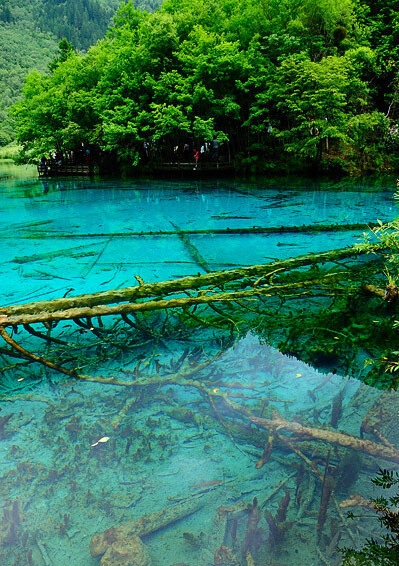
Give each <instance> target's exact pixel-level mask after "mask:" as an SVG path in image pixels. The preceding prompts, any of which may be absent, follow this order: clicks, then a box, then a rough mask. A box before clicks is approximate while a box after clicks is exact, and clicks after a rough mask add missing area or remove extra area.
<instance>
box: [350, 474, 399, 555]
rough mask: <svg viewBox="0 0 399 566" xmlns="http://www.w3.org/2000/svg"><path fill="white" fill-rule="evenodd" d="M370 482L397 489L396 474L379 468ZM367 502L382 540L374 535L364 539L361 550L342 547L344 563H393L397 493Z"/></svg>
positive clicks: (397, 547)
mask: <svg viewBox="0 0 399 566" xmlns="http://www.w3.org/2000/svg"><path fill="white" fill-rule="evenodd" d="M371 481H372V482H373V483H374V484H375V485H376V486H379V487H382V488H383V489H386V490H389V489H391V488H398V487H399V473H398V472H394V471H390V470H379V472H378V474H377V476H376V477H375V478H373V479H372V480H371ZM371 503H373V504H374V507H375V510H376V512H377V513H378V518H379V521H380V523H381V525H382V527H384V529H385V530H386V534H384V535H383V536H382V542H379V541H377V540H376V539H375V538H371V539H369V540H367V542H366V544H365V545H364V547H363V548H362V549H361V550H355V549H351V548H345V549H343V565H344V566H382V565H385V566H389V565H392V566H396V565H397V564H398V562H399V512H398V505H399V494H398V493H396V494H394V495H389V496H387V497H383V496H382V497H378V498H373V499H371Z"/></svg>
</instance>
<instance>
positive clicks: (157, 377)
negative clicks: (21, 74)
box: [0, 172, 399, 566]
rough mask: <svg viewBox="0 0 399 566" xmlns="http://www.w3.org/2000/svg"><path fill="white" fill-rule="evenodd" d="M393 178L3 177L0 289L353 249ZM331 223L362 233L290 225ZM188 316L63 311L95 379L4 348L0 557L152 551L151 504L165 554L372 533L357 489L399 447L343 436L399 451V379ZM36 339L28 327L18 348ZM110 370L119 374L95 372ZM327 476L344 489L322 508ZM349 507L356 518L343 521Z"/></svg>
mask: <svg viewBox="0 0 399 566" xmlns="http://www.w3.org/2000/svg"><path fill="white" fill-rule="evenodd" d="M393 190H394V189H393V188H391V187H387V188H386V189H385V190H379V191H376V190H374V189H373V188H371V187H367V186H362V187H358V188H356V187H355V188H354V187H351V188H347V190H345V187H342V185H340V186H339V188H338V187H334V186H333V185H332V186H331V185H321V184H314V183H310V182H309V183H301V184H299V183H293V182H289V181H287V180H285V181H281V182H270V181H264V182H262V181H257V182H248V181H246V182H241V181H237V180H229V181H221V180H219V181H206V182H200V181H184V182H183V181H180V182H172V181H170V182H167V181H163V182H154V181H144V180H143V181H120V180H112V181H101V180H97V179H96V180H89V179H79V180H68V179H66V180H45V181H42V180H37V179H36V177H35V176H31V175H24V174H22V176H21V177H19V178H17V177H16V176H15V175H14V174H13V173H10V172H8V173H7V174H6V173H5V174H4V175H2V176H1V180H0V201H1V207H0V219H1V226H2V254H3V263H2V266H3V273H2V275H3V277H2V281H3V283H2V286H1V293H0V294H1V304H2V305H4V306H5V305H13V304H18V303H24V302H30V301H32V300H42V299H50V298H57V297H62V296H65V295H68V296H73V295H78V294H81V293H91V292H96V291H103V290H109V289H118V288H122V287H125V286H128V285H135V284H137V281H136V279H135V276H139V277H140V278H141V279H142V280H144V281H145V282H156V281H163V280H166V279H172V278H179V277H182V276H185V275H195V274H197V273H205V272H206V271H213V270H220V269H229V268H233V267H237V266H247V265H252V264H261V263H265V262H270V261H272V260H274V259H282V258H288V257H295V256H297V255H300V254H306V253H310V252H318V251H326V250H331V249H334V248H341V247H345V246H349V245H353V243H354V242H355V241H358V239H359V238H360V237H361V235H362V232H363V231H364V230H365V226H367V224H368V223H372V222H375V221H376V219H381V220H389V219H392V218H394V217H395V216H396V214H397V211H396V206H395V204H394V200H393V197H392V193H393ZM322 225H329V226H334V225H336V226H342V227H344V226H347V227H348V229H346V230H342V231H335V230H333V229H331V230H330V231H328V232H312V231H310V230H309V231H303V232H301V233H292V232H290V231H288V230H286V231H284V230H280V231H279V230H278V228H281V227H286V228H289V227H295V226H310V227H311V226H322ZM354 225H357V227H355V228H354V227H353V226H354ZM359 225H360V226H359ZM254 227H255V228H256V230H255V231H254V233H251V230H250V229H251V228H254ZM266 228H268V229H270V228H275V229H276V230H274V231H269V232H268V231H266V230H265V231H263V232H262V229H266ZM190 316H191V319H190V320H191V325H190V324H189V323H188V322H187V321H186V322H187V324H186V326H184V327H183V326H181V319H179V317H178V316H177V315H174V314H173V313H170V314H169V315H167V316H166V315H165V316H164V315H159V316H158V315H154V316H152V317H151V318H148V319H145V318H143V319H138V320H135V323H136V326H135V328H133V329H132V330H130V329H129V328H127V327H126V324H125V323H124V322H123V321H122V322H121V321H120V320H119V321H115V323H114V326H113V328H112V332H113V334H112V340H111V339H109V340H108V337H109V336H108V335H107V337H104V336H105V335H100V336H99V337H94V341H93V339H92V336H91V334H90V332H89V330H88V329H87V328H84V327H79V326H78V325H77V324H74V323H73V322H70V321H68V322H66V323H62V324H60V325H59V327H57V329H56V332H58V336H59V337H61V338H62V339H66V338H67V337H68V342H67V343H66V344H65V345H63V346H60V348H63V349H64V350H63V356H64V357H65V359H67V357H68V355H70V354H71V352H72V350H73V353H74V355H75V354H76V352H78V353H79V355H80V356H81V367H80V370H81V373H83V374H89V375H90V376H91V377H92V378H94V379H96V378H100V379H98V380H97V381H92V382H91V381H82V380H76V379H68V378H65V377H60V376H59V375H57V374H56V373H55V372H52V371H51V370H49V369H47V368H43V367H42V366H39V367H37V366H36V365H34V364H20V363H19V362H18V361H17V360H15V362H14V364H13V363H11V365H6V362H5V360H6V359H7V364H10V358H9V357H7V358H5V357H4V359H3V362H4V363H3V366H2V367H3V370H2V375H3V380H2V389H3V395H2V400H1V412H0V439H1V444H0V449H1V451H2V456H1V459H0V477H1V480H2V481H1V483H0V501H1V506H2V516H1V517H0V557H1V561H2V564H5V565H7V566H8V565H10V566H11V565H13V564H34V565H38V566H41V565H42V564H45V565H48V564H52V565H57V566H64V565H67V564H68V565H70V564H73V565H74V566H88V565H93V566H94V565H96V564H99V563H100V564H109V563H112V556H115V553H116V551H117V550H118V549H119V551H121V552H123V551H124V550H123V549H125V551H126V552H127V553H130V554H132V553H134V552H135V550H136V549H137V548H138V546H137V545H138V542H137V540H136V539H134V541H135V544H136V546H135V547H134V548H132V546H131V545H132V537H131V534H130V535H129V532H131V531H132V529H133V528H138V527H137V526H136V527H132V522H134V521H137V520H139V519H140V518H142V517H143V516H144V515H149V517H147V523H148V522H150V523H151V525H152V527H153V528H147V530H146V529H144V528H143V527H142V526H141V530H139V531H138V534H139V535H140V536H141V539H142V542H143V543H144V545H145V549H146V550H145V551H143V550H142V549H140V552H142V555H141V556H142V562H143V563H146V561H145V560H144V558H143V556H144V555H145V556H148V557H149V558H148V560H147V563H148V564H149V563H150V562H149V561H150V560H151V563H152V564H153V565H154V566H157V565H159V566H172V565H177V564H179V565H182V564H186V565H189V566H197V565H198V566H208V565H212V564H226V565H227V564H242V565H244V564H247V560H248V555H247V553H248V552H249V553H250V554H251V555H252V557H253V559H254V561H255V564H259V565H263V564H275V565H276V566H277V565H284V566H291V565H292V566H294V565H297V564H306V563H312V564H315V565H318V564H320V565H321V564H331V565H336V564H339V563H340V555H339V553H337V552H336V546H337V545H340V546H357V545H361V544H362V543H363V542H364V540H365V539H366V537H368V536H370V534H371V533H372V534H374V535H375V534H376V532H377V521H376V520H375V518H374V517H373V512H371V511H368V510H365V509H363V508H362V507H351V506H350V507H347V505H348V503H347V501H348V500H349V499H350V497H351V496H352V495H353V494H360V495H361V496H363V497H365V498H368V497H370V496H372V495H377V494H378V493H379V492H378V490H377V489H376V488H374V487H373V485H372V484H371V481H370V480H371V478H372V477H373V476H374V474H375V472H376V471H377V470H378V468H379V467H384V468H389V469H399V466H398V463H397V462H398V460H399V458H398V460H397V461H393V460H395V459H392V458H391V459H390V460H387V459H385V458H381V457H376V456H375V455H372V454H370V453H369V452H364V451H362V450H361V451H355V450H351V449H348V448H345V447H343V446H342V445H341V444H340V443H339V442H338V441H337V438H338V437H339V434H340V433H341V432H345V433H347V434H349V435H353V437H355V438H359V437H360V436H363V437H364V438H365V439H369V440H371V441H372V442H373V443H374V444H375V445H376V446H381V444H382V442H383V441H382V440H381V438H383V437H385V439H386V444H385V445H386V446H388V444H389V443H392V444H394V445H395V446H397V432H398V422H399V421H398V418H397V415H398V408H399V407H398V398H397V394H396V393H383V392H381V391H377V390H375V389H372V388H370V387H367V386H366V385H364V384H362V383H361V381H359V380H357V379H350V378H349V377H347V376H345V375H338V374H334V373H320V372H318V371H317V370H315V369H314V368H312V367H310V366H309V365H307V364H305V363H303V362H301V361H299V360H297V359H295V358H293V357H289V356H285V355H283V354H281V353H279V352H278V351H277V350H276V349H274V348H273V347H271V346H270V345H268V344H265V343H262V342H261V341H260V340H259V338H258V337H257V336H256V335H255V334H254V333H251V332H247V333H245V334H242V333H240V332H239V329H238V331H237V332H236V331H234V332H232V331H231V332H225V331H222V330H221V327H218V326H216V327H212V328H211V327H210V328H206V327H203V326H201V325H200V324H199V322H198V320H197V321H196V320H195V316H198V317H200V313H199V312H193V313H192V315H190V314H188V315H187V317H188V319H189V318H190ZM188 319H187V320H188ZM227 328H228V326H227ZM41 331H42V332H44V330H43V328H42V329H41ZM18 332H19V334H15V335H13V336H14V338H15V339H16V340H18V339H20V338H21V336H22V335H23V330H22V329H19V330H18ZM21 333H22V335H21ZM89 335H90V336H89ZM97 338H98V339H97ZM133 338H134V339H133ZM21 339H22V338H21ZM38 340H39V341H40V339H37V338H36V337H34V336H29V335H28V336H27V338H26V342H24V344H28V345H30V346H31V347H32V348H35V347H36V342H37V341H38ZM89 340H90V343H89ZM2 346H3V345H2ZM4 346H5V345H4ZM86 348H87V349H86ZM42 350H43V348H42ZM110 352H112V355H111V353H110ZM102 354H103V355H102ZM91 355H93V356H95V359H96V362H95V365H93V364H91V363H90V360H89V358H90V356H91ZM110 358H112V359H110ZM110 377H112V378H114V379H115V383H114V384H109V383H105V382H101V379H103V378H104V379H108V378H110ZM32 379H34V381H33V382H32ZM104 379H103V381H104ZM27 384H28V385H29V386H27ZM13 389H14V390H19V393H17V394H14V395H11V394H10V391H11V390H13ZM242 408H244V409H245V411H241V410H240V409H242ZM251 414H252V415H257V416H261V417H262V418H267V419H269V420H270V419H280V420H281V421H282V422H284V423H300V424H303V425H306V426H308V427H310V428H312V429H313V430H314V431H322V430H329V431H332V433H333V434H332V436H331V438H332V440H331V442H329V441H328V440H327V441H326V440H324V441H323V440H313V441H309V440H308V441H305V442H304V441H303V440H300V439H299V438H298V437H296V435H295V433H292V432H290V430H289V429H284V427H283V428H282V429H281V431H280V432H279V433H277V432H276V431H275V433H274V434H271V435H270V433H268V432H267V431H266V430H264V429H262V428H260V427H258V426H256V425H255V424H254V423H253V422H252V421H251V419H250V415H251ZM370 423H373V427H375V429H376V430H377V431H378V433H379V436H380V438H378V437H377V436H376V434H373V433H372V432H371V431H372V428H373V427H371V425H370ZM366 425H368V427H367V426H366ZM279 435H280V437H279ZM337 435H338V436H337ZM268 442H269V444H268ZM265 447H268V448H270V450H269V452H270V454H268V457H266V456H265V452H266V451H265ZM382 450H383V449H382ZM262 455H263V456H262ZM262 457H263V460H264V461H262ZM326 477H331V478H332V481H333V482H334V492H333V495H332V496H331V497H330V498H329V500H328V502H327V503H325V504H324V503H323V498H322V484H323V478H324V481H325V478H326ZM323 505H324V507H325V508H324V509H323ZM284 507H286V513H284V512H283V509H284ZM348 510H349V511H352V512H353V513H354V515H355V516H358V517H359V518H355V519H351V520H349V519H347V516H346V515H347V511H348ZM159 512H162V513H161V515H160V514H159ZM323 512H325V513H324V514H323ZM162 515H164V516H166V517H168V518H167V519H166V520H164V521H162V519H161V518H160V516H162ZM172 517H173V518H172ZM248 517H250V519H251V520H250V521H249V520H248ZM368 517H370V518H368ZM141 521H142V522H141V525H142V523H143V520H141ZM164 523H167V525H165V524H164ZM111 527H115V528H116V530H115V531H113V530H111V531H109V530H108V529H110V528H111ZM129 528H130V531H129ZM149 531H152V532H149ZM104 532H105V533H106V535H102V537H103V539H104V537H105V539H106V544H105V546H104V548H103V549H102V552H103V553H105V554H104V557H103V558H101V556H102V554H100V555H99V556H92V555H91V552H90V541H91V539H92V537H93V535H96V534H101V533H104ZM129 541H130V542H129ZM118 545H119V546H118ZM121 549H122V550H121ZM92 550H93V543H92ZM107 560H109V562H107ZM100 561H101V562H100Z"/></svg>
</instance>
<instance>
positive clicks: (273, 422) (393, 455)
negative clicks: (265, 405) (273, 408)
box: [249, 413, 399, 462]
mask: <svg viewBox="0 0 399 566" xmlns="http://www.w3.org/2000/svg"><path fill="white" fill-rule="evenodd" d="M249 420H250V421H252V422H253V423H255V424H257V425H258V426H260V427H261V428H264V429H266V430H271V429H277V428H278V430H279V431H280V430H285V431H287V432H292V433H294V434H295V439H296V440H297V441H298V440H310V439H313V440H323V441H324V442H328V443H330V444H333V445H335V446H337V445H338V446H344V447H346V448H352V450H357V451H360V452H364V453H365V454H370V455H372V456H376V457H379V458H383V459H384V460H389V461H391V462H399V450H397V449H396V448H393V447H391V446H386V445H384V444H376V443H375V442H372V441H370V440H363V439H361V438H357V437H355V436H352V435H350V434H346V433H343V432H336V431H332V430H328V429H321V428H311V427H308V426H303V425H301V424H299V423H298V422H294V421H286V420H284V419H283V418H282V417H280V416H279V415H278V414H277V413H275V414H274V416H273V418H272V419H264V418H259V417H255V416H253V415H250V416H249ZM279 438H280V439H282V437H281V436H279Z"/></svg>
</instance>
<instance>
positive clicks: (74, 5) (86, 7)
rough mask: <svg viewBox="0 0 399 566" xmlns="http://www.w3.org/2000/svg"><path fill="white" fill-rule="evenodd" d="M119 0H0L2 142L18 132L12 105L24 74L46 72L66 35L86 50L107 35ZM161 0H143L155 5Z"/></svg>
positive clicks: (148, 6)
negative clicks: (11, 111) (33, 71)
mask: <svg viewBox="0 0 399 566" xmlns="http://www.w3.org/2000/svg"><path fill="white" fill-rule="evenodd" d="M119 3H120V2H119V0H84V1H83V0H68V2H65V1H62V0H40V1H39V0H25V1H24V2H21V0H0V53H1V57H0V91H1V94H2V96H1V99H0V147H1V146H3V145H6V144H7V143H9V142H10V141H11V140H12V139H13V138H14V135H15V133H14V128H13V124H12V121H11V120H10V117H9V116H8V109H9V107H10V106H11V104H13V103H14V102H15V101H16V100H17V99H18V98H20V95H21V88H22V85H23V80H24V78H25V76H26V75H27V74H28V73H29V72H31V71H32V70H33V69H37V70H39V71H41V72H45V71H46V70H47V68H48V64H49V63H50V61H51V60H52V59H53V57H54V56H55V54H56V51H57V44H58V42H59V41H60V40H61V39H63V38H66V39H67V40H68V41H70V42H71V43H73V45H74V46H75V48H76V49H78V50H87V49H88V48H89V47H90V46H91V45H93V44H94V43H95V42H96V41H97V40H98V39H100V38H102V37H103V36H104V34H105V32H106V30H107V28H108V26H109V24H110V22H111V20H112V16H113V14H114V13H115V10H116V8H117V7H118V5H119ZM160 3H161V0H141V1H140V2H139V3H138V6H141V7H142V8H143V9H146V10H154V9H155V8H156V7H158V6H159V4H160Z"/></svg>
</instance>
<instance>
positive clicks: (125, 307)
mask: <svg viewBox="0 0 399 566" xmlns="http://www.w3.org/2000/svg"><path fill="white" fill-rule="evenodd" d="M378 249H379V248H378V246H370V247H369V248H367V250H366V251H368V252H370V251H377V250H378ZM366 251H363V250H362V251H359V249H358V248H357V247H351V248H344V249H341V250H334V251H331V252H322V253H319V254H308V255H305V256H299V257H297V258H290V259H285V260H281V261H276V262H272V263H269V264H264V265H253V266H250V267H245V268H239V269H233V270H228V271H217V272H213V273H207V274H204V275H198V276H189V277H183V278H181V279H174V280H170V281H164V282H162V283H150V284H145V283H141V284H140V285H137V286H134V287H127V288H125V289H121V290H111V291H105V292H101V293H92V294H86V295H79V296H77V297H65V298H60V299H54V300H51V301H40V302H34V303H26V304H23V305H14V306H10V307H5V308H0V325H1V326H3V327H5V326H11V325H18V324H32V323H35V322H42V323H45V324H46V323H51V322H56V321H60V320H70V319H77V318H81V317H84V318H87V317H88V318H90V317H96V316H97V317H98V316H106V315H118V314H119V315H127V314H129V313H132V312H135V311H150V310H158V309H166V308H175V307H188V306H191V305H196V304H204V303H212V302H215V301H234V300H237V299H241V298H245V297H250V296H257V295H265V294H266V295H267V294H269V293H275V292H276V291H280V290H282V287H280V286H274V285H270V286H267V287H261V288H260V287H258V286H257V285H258V284H259V279H263V280H264V279H266V278H267V277H269V276H272V275H273V274H275V273H276V270H284V271H287V270H291V269H296V268H298V267H304V266H309V265H313V264H318V263H326V262H331V261H335V260H342V259H346V258H349V257H353V256H357V255H360V254H362V253H366ZM253 277H256V281H254V282H252V281H249V279H250V278H253ZM238 280H243V281H242V287H251V289H249V290H245V291H224V292H222V293H214V291H213V289H210V288H209V287H215V286H216V287H219V288H220V287H223V286H224V285H225V284H227V283H231V282H233V281H238ZM193 289H197V290H198V289H203V291H202V292H207V293H213V294H207V295H205V294H202V295H201V294H200V295H199V296H196V297H188V298H187V297H185V298H183V297H171V298H169V299H165V298H162V299H161V297H165V296H167V295H170V294H172V293H179V292H186V291H187V290H193ZM137 299H152V300H148V301H147V302H142V303H134V302H133V301H135V300H137ZM120 303H123V304H120ZM110 305H113V306H110Z"/></svg>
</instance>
